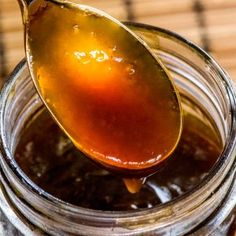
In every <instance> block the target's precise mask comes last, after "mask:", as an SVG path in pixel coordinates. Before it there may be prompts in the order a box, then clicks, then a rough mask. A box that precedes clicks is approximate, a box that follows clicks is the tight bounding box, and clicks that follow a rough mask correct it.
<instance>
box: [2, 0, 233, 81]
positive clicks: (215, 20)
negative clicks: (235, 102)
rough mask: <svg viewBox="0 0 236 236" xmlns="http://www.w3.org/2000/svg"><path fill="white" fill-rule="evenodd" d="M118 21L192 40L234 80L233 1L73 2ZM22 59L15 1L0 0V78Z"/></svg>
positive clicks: (103, 0) (21, 34) (123, 0)
mask: <svg viewBox="0 0 236 236" xmlns="http://www.w3.org/2000/svg"><path fill="white" fill-rule="evenodd" d="M73 1H74V2H79V3H84V4H88V5H91V6H94V7H97V8H100V9H102V10H105V11H106V12H108V13H109V14H111V15H113V16H114V17H116V18H118V19H120V20H131V21H136V22H143V23H148V24H152V25H155V26H159V27H163V28H166V29H170V30H172V31H175V32H177V33H179V34H181V35H182V36H184V37H186V38H188V39H190V40H192V41H193V42H195V43H196V44H198V45H199V46H201V47H202V48H204V49H205V50H206V51H208V52H209V53H210V54H211V55H213V56H214V57H215V58H216V60H217V61H218V62H219V63H220V64H221V65H222V66H223V68H225V70H226V71H227V72H228V73H229V75H230V76H231V78H232V79H233V80H234V81H236V0H109V1H108V0H73ZM23 57H24V50H23V33H22V23H21V18H20V11H19V7H18V4H17V0H0V78H1V80H2V81H3V80H4V79H5V78H6V77H7V75H8V74H9V72H10V71H12V69H13V68H14V67H15V66H16V64H17V63H18V62H19V61H20V60H21V59H22V58H23Z"/></svg>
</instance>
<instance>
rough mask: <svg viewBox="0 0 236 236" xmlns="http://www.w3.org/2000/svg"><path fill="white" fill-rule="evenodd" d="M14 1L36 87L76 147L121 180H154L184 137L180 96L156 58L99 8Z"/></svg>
mask: <svg viewBox="0 0 236 236" xmlns="http://www.w3.org/2000/svg"><path fill="white" fill-rule="evenodd" d="M18 1H19V3H20V6H21V10H22V15H23V23H24V27H25V48H26V56H27V62H28V66H29V70H30V73H31V76H32V79H33V81H34V84H35V87H36V89H37V91H38V93H39V95H40V97H41V98H42V100H43V102H44V103H45V105H46V107H47V109H48V110H49V111H50V113H51V114H52V116H53V117H54V119H55V120H56V122H57V123H58V124H59V126H60V127H61V128H62V129H63V130H64V132H65V133H66V134H67V135H68V136H69V138H70V139H71V140H72V142H73V143H74V145H75V146H76V147H77V148H78V149H79V150H81V151H82V152H84V153H85V154H86V155H87V156H88V157H89V158H91V159H92V160H94V161H95V162H97V163H100V164H101V165H103V166H104V167H106V168H108V169H109V170H112V171H114V172H117V173H119V174H122V176H125V177H129V178H130V177H132V178H133V177H135V178H136V177H142V176H147V175H150V174H152V173H154V172H155V171H156V170H157V169H158V168H160V166H161V163H163V161H164V160H166V159H167V158H168V157H169V156H170V154H171V153H172V152H173V150H174V149H175V147H176V145H177V143H178V141H179V138H180V135H181V131H182V117H181V106H180V102H179V95H178V91H177V90H176V88H175V86H174V84H173V82H172V79H171V77H170V76H169V74H168V72H167V70H166V69H165V67H164V66H163V65H162V63H161V62H160V61H159V59H158V58H156V56H155V55H154V54H152V52H151V51H150V49H149V48H148V47H147V46H146V44H145V42H143V41H142V39H140V38H139V37H138V36H136V35H135V34H134V33H133V32H132V31H131V30H129V29H128V28H127V27H126V26H124V25H123V24H122V23H120V22H119V21H117V20H116V19H114V18H112V17H111V16H109V15H107V14H106V13H104V12H102V11H100V10H98V9H95V8H92V7H90V6H85V5H80V4H75V3H71V2H68V1H63V0H33V1H30V0H29V1H27V0H18ZM128 182H129V181H128Z"/></svg>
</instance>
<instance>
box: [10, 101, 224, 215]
mask: <svg viewBox="0 0 236 236" xmlns="http://www.w3.org/2000/svg"><path fill="white" fill-rule="evenodd" d="M183 107H184V114H183V118H184V126H183V134H182V136H181V140H180V142H179V144H178V146H177V148H176V150H175V151H174V153H173V154H172V155H171V157H170V158H169V160H168V162H166V165H164V166H163V167H162V169H161V170H159V171H158V172H157V173H156V174H154V175H152V176H150V177H149V178H148V179H147V180H146V182H145V183H144V184H143V186H142V187H141V189H140V191H139V192H138V193H135V194H130V193H129V192H128V191H127V189H126V188H125V186H124V184H123V182H122V179H121V178H120V177H119V176H117V175H114V174H113V173H111V172H109V171H107V170H105V169H103V168H100V167H99V166H98V165H95V164H94V163H93V162H91V160H89V159H88V158H86V157H85V156H84V154H83V153H82V152H80V151H79V150H78V149H77V148H75V147H74V145H73V144H72V142H71V141H70V139H69V138H68V137H67V136H65V134H64V133H63V132H62V131H61V129H60V128H59V127H58V126H57V124H56V123H55V121H54V120H53V119H52V118H51V116H50V115H49V114H48V113H47V112H46V110H45V109H44V110H43V111H40V112H38V113H37V114H35V116H34V117H33V118H32V120H31V121H30V122H29V125H27V126H26V127H27V128H26V129H25V130H24V132H23V133H22V136H21V138H20V142H19V144H18V147H17V150H16V154H15V158H16V161H17V163H18V164H19V166H20V168H21V169H22V170H23V171H24V172H25V174H26V175H27V176H28V177H29V178H30V179H31V180H32V181H33V182H35V183H36V184H37V185H38V186H40V187H41V188H42V189H44V190H45V191H46V192H48V193H50V194H52V195H53V196H55V197H57V198H59V199H62V200H64V201H66V202H69V203H72V204H75V205H78V206H82V207H86V208H91V209H100V210H118V211H120V210H130V209H143V208H151V207H154V206H157V205H158V204H161V203H164V202H168V201H170V200H172V199H175V198H176V197H178V196H181V195H183V194H184V193H186V192H187V191H190V190H192V189H193V188H195V187H196V185H197V184H199V183H200V182H201V181H202V180H203V179H204V178H205V177H206V176H207V175H208V173H209V171H210V169H211V167H212V166H213V165H214V163H215V162H216V161H217V158H218V157H219V155H220V153H221V150H222V143H221V139H220V136H219V134H218V132H217V129H216V128H215V126H214V124H213V123H212V121H211V119H210V118H209V117H208V116H207V115H206V114H205V113H204V112H203V111H201V109H199V108H198V107H197V106H196V105H195V104H193V103H191V102H190V101H187V100H186V99H183ZM127 145H129V143H127Z"/></svg>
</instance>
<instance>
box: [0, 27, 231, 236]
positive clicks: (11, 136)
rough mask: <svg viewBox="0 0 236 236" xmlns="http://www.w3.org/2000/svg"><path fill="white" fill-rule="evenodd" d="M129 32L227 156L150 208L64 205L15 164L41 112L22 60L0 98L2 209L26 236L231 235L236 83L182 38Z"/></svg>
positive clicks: (144, 29)
mask: <svg viewBox="0 0 236 236" xmlns="http://www.w3.org/2000/svg"><path fill="white" fill-rule="evenodd" d="M128 26H129V27H130V28H131V29H132V30H134V31H135V32H136V33H137V34H139V35H140V36H141V37H142V38H143V40H144V41H145V42H146V43H147V44H148V45H149V46H150V47H151V48H152V50H153V53H155V54H156V55H157V56H158V57H160V58H161V59H162V61H163V63H164V64H165V66H166V67H167V68H168V70H169V72H170V74H171V75H172V76H173V78H174V80H175V83H176V85H177V87H178V90H179V91H180V94H181V97H182V98H184V97H185V98H188V99H189V100H191V101H193V102H194V103H196V104H198V106H199V107H201V109H202V110H203V111H204V112H206V113H207V114H208V115H209V116H210V117H211V119H212V120H213V121H214V125H215V126H216V127H217V129H218V132H219V134H220V137H221V139H222V143H223V145H224V149H223V152H222V154H221V156H220V157H219V158H218V160H217V162H216V163H215V165H214V166H213V167H212V168H211V170H210V171H209V173H208V174H207V175H206V176H205V177H204V178H203V179H202V181H201V182H200V183H199V184H198V185H197V186H196V187H195V188H194V189H193V190H191V191H188V192H186V193H184V194H183V195H182V196H180V197H177V198H175V199H173V200H171V201H169V202H166V203H163V204H160V205H158V206H155V207H152V208H150V209H141V210H132V211H101V210H92V209H86V208H83V207H78V206H75V205H72V204H68V203H66V202H64V201H61V200H59V199H57V198H55V197H53V196H52V195H50V194H48V193H47V192H45V191H44V190H43V189H41V188H39V187H38V186H37V185H36V184H35V183H33V182H32V181H31V180H30V179H29V178H28V177H27V176H26V175H25V173H24V172H23V171H22V170H21V168H20V167H19V166H18V164H17V162H16V161H15V159H14V154H15V150H16V146H17V144H18V143H19V140H20V138H21V134H22V132H23V131H24V129H25V127H27V125H28V123H29V122H30V120H31V119H32V118H33V117H34V116H35V115H37V112H38V111H39V110H41V109H43V105H42V102H41V100H40V99H39V97H38V95H37V93H36V91H35V89H34V86H33V84H32V81H31V78H30V76H29V72H28V69H27V66H26V63H25V61H24V60H23V61H22V62H21V63H20V64H19V65H18V66H17V67H16V69H15V70H14V72H13V73H12V75H11V76H10V77H11V78H10V79H9V81H8V82H7V84H6V85H5V87H4V89H3V91H2V94H1V98H0V135H1V136H0V140H1V159H0V164H1V193H0V202H1V208H2V210H3V212H4V213H5V215H6V216H7V217H8V218H9V220H10V221H11V222H12V224H13V225H15V226H16V227H17V228H18V229H19V230H20V231H21V232H22V233H24V234H25V235H31V234H41V233H44V232H46V233H48V234H51V235H67V234H78V235H86V236H87V235H183V234H187V233H194V235H216V233H217V232H218V231H219V230H221V231H222V232H221V233H222V234H221V235H224V234H225V235H226V232H227V231H228V228H229V224H230V223H231V221H232V218H230V217H231V216H232V212H233V210H234V207H235V204H236V185H235V181H234V179H235V152H236V146H235V142H236V139H235V135H236V123H235V107H236V104H235V101H236V100H235V98H236V97H235V91H234V89H233V85H232V82H231V80H230V79H229V77H228V76H227V74H226V73H225V72H224V71H223V70H222V68H221V67H220V66H219V65H218V64H217V63H216V62H215V61H214V60H213V59H212V58H211V57H209V56H208V55H207V54H206V53H205V52H204V51H202V50H201V49H200V48H198V47H197V46H195V45H194V44H192V43H191V42H189V41H187V40H185V39H183V38H182V37H180V36H178V35H176V34H174V33H172V32H169V31H167V30H163V29H160V28H156V27H152V26H147V25H141V24H130V23H128ZM131 50H132V49H131ZM183 106H185V105H184V104H183ZM189 109H190V110H191V107H190V108H189ZM190 112H193V113H194V112H195V111H194V109H192V110H191V111H190ZM223 226H224V227H223ZM223 231H224V232H223Z"/></svg>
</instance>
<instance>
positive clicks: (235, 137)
mask: <svg viewBox="0 0 236 236" xmlns="http://www.w3.org/2000/svg"><path fill="white" fill-rule="evenodd" d="M125 24H126V25H127V26H131V27H137V28H141V29H146V30H148V31H156V32H158V33H160V34H162V35H163V36H164V37H169V38H171V39H172V40H174V41H177V42H178V43H180V44H182V45H183V46H185V47H188V48H190V49H191V50H192V52H193V53H195V54H198V55H199V56H200V57H201V58H202V59H203V60H205V61H208V63H210V64H211V66H212V67H214V68H215V70H216V71H217V73H218V76H220V79H221V81H219V82H220V83H223V85H224V89H225V91H226V92H227V95H228V98H227V99H228V102H229V104H230V111H229V112H230V119H231V120H230V124H231V126H230V129H229V132H228V135H227V137H226V141H225V143H226V145H224V149H223V152H222V154H221V156H220V157H219V158H218V160H217V162H216V163H215V165H214V166H213V167H212V168H211V169H210V170H209V173H208V175H207V176H205V177H204V178H203V179H202V181H201V182H200V183H199V184H197V185H196V186H195V188H194V189H192V190H190V191H187V192H185V193H183V194H182V195H181V196H179V197H176V198H174V199H172V200H170V201H169V202H166V203H162V204H161V205H157V206H155V207H153V208H150V209H139V210H129V211H114V212H111V211H105V212H104V211H101V210H92V209H87V208H82V207H79V206H76V205H72V204H69V203H67V202H64V201H62V200H60V199H57V198H56V197H54V196H52V195H50V194H49V193H47V192H45V191H44V190H42V189H41V188H39V187H38V186H37V185H35V184H34V183H33V182H32V181H31V180H30V179H29V178H28V177H27V176H26V175H25V174H24V173H23V172H22V171H21V169H20V168H19V166H18V165H17V163H16V161H15V159H14V158H13V157H12V156H11V152H10V150H9V147H8V146H7V144H6V140H5V136H4V130H3V125H4V121H3V114H4V113H5V108H4V101H5V100H6V99H5V98H6V95H7V94H8V93H9V92H10V89H11V86H12V85H13V84H14V83H15V82H16V74H17V73H20V70H21V69H22V68H23V67H24V66H26V61H25V59H23V60H22V61H21V62H20V63H19V64H18V66H17V67H16V68H15V70H14V71H13V73H12V74H11V75H10V79H9V81H8V82H7V83H6V85H5V86H4V88H3V90H2V92H1V97H0V100H1V101H2V102H1V104H0V126H1V127H0V129H1V130H0V132H1V137H0V142H1V147H0V148H1V152H2V154H3V158H5V161H6V163H7V165H9V167H10V168H11V171H12V172H13V173H14V174H15V175H16V176H17V177H18V178H19V179H20V181H21V182H22V183H23V184H25V185H26V186H27V187H28V188H30V189H31V191H33V192H34V193H36V194H39V195H40V196H41V197H43V198H44V199H46V200H47V201H49V202H50V203H51V204H53V205H54V206H55V207H57V206H58V207H60V208H63V209H66V210H69V211H71V212H76V213H80V214H81V213H82V214H83V213H84V214H91V215H93V216H94V217H99V216H102V217H108V218H112V217H117V216H119V217H122V216H123V217H128V216H129V215H130V214H132V216H142V215H145V214H150V213H153V212H155V211H161V210H163V209H166V208H171V206H173V205H174V204H178V203H180V202H181V201H183V200H184V199H185V200H186V201H187V199H188V198H190V197H191V198H192V197H193V196H194V195H198V194H199V193H198V192H199V190H200V189H201V188H202V187H203V186H204V185H205V184H206V183H207V182H209V181H210V180H212V179H214V177H215V176H216V174H217V173H218V172H219V170H222V171H223V170H224V169H225V168H229V167H228V163H229V162H230V163H231V164H230V166H231V168H232V166H233V165H235V160H234V159H233V160H232V159H230V158H229V157H230V156H232V155H231V153H233V152H235V143H236V122H235V117H236V114H235V113H236V112H235V109H234V107H236V106H235V105H236V103H235V92H234V88H233V84H232V81H231V80H230V78H229V77H228V75H227V74H226V73H225V72H224V70H223V69H222V68H221V67H220V66H219V65H218V64H217V62H216V61H215V60H214V59H213V58H212V57H211V56H209V55H208V54H207V53H206V52H205V51H203V50H202V49H201V48H200V47H198V46H196V45H195V44H194V43H192V42H190V41H188V40H187V39H185V38H183V37H181V36H180V35H178V34H176V33H174V32H171V31H169V30H166V29H162V28H159V27H155V26H150V25H146V24H140V23H130V22H126V23H125ZM223 85H222V86H223ZM1 162H2V161H1ZM1 164H2V163H1ZM226 166H227V167H226Z"/></svg>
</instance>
